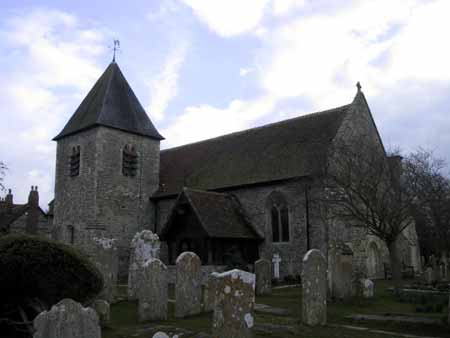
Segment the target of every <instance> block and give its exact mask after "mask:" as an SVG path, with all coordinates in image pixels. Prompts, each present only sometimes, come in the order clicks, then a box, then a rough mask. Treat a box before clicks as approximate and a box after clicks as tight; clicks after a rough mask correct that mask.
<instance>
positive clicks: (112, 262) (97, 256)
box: [91, 237, 119, 303]
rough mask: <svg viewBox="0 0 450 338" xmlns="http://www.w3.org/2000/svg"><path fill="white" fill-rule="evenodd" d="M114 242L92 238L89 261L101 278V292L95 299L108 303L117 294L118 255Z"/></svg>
mask: <svg viewBox="0 0 450 338" xmlns="http://www.w3.org/2000/svg"><path fill="white" fill-rule="evenodd" d="M115 242H116V240H115V239H111V238H99V237H94V238H93V244H94V245H93V252H92V256H91V260H92V261H93V262H94V264H95V266H96V267H97V268H98V269H99V271H100V272H101V274H102V276H103V290H102V292H101V293H100V295H98V297H97V298H99V299H103V300H106V301H107V302H109V303H112V302H113V301H114V297H115V296H116V294H117V291H116V290H117V275H118V272H119V255H118V251H117V245H116V243H115Z"/></svg>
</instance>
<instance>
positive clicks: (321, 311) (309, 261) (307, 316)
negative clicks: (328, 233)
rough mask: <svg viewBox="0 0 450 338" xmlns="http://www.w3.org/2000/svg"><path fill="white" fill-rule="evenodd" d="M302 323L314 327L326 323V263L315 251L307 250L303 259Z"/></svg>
mask: <svg viewBox="0 0 450 338" xmlns="http://www.w3.org/2000/svg"><path fill="white" fill-rule="evenodd" d="M302 290H303V291H302V321H303V323H304V324H306V325H310V326H316V325H325V324H326V323H327V262H326V260H325V257H324V256H323V254H322V253H321V252H320V251H319V250H317V249H312V250H309V251H308V252H307V253H306V255H305V256H304V257H303V269H302Z"/></svg>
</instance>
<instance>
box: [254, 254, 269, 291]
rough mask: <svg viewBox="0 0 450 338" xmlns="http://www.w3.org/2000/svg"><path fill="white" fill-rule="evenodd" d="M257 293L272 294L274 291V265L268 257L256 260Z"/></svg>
mask: <svg viewBox="0 0 450 338" xmlns="http://www.w3.org/2000/svg"><path fill="white" fill-rule="evenodd" d="M255 275H256V294H257V295H270V294H271V293H272V267H271V264H270V262H269V261H268V260H267V259H263V258H262V259H258V260H257V261H256V262H255Z"/></svg>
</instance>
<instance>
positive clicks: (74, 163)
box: [70, 146, 80, 177]
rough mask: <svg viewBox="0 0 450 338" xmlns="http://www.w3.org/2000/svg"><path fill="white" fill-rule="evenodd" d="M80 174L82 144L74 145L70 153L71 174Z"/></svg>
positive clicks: (72, 175) (73, 175)
mask: <svg viewBox="0 0 450 338" xmlns="http://www.w3.org/2000/svg"><path fill="white" fill-rule="evenodd" d="M78 175H80V146H76V147H73V148H72V154H71V155H70V176H71V177H75V176H78Z"/></svg>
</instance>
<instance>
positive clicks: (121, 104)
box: [53, 62, 163, 141]
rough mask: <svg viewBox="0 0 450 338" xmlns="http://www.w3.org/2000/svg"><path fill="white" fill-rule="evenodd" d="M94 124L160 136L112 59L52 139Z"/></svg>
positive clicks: (148, 135)
mask: <svg viewBox="0 0 450 338" xmlns="http://www.w3.org/2000/svg"><path fill="white" fill-rule="evenodd" d="M95 126H106V127H110V128H115V129H120V130H123V131H127V132H130V133H134V134H138V135H142V136H147V137H150V138H154V139H157V140H162V139H163V137H162V136H161V135H160V134H159V133H158V131H157V130H156V128H155V126H154V125H153V123H152V122H151V121H150V119H149V117H148V116H147V114H146V112H145V110H144V108H143V107H142V105H141V104H140V103H139V101H138V99H137V97H136V95H135V94H134V92H133V90H132V89H131V87H130V85H129V84H128V82H127V80H126V79H125V77H124V76H123V74H122V72H121V71H120V68H119V66H118V65H117V63H115V62H112V63H110V65H109V66H108V68H106V70H105V72H104V73H103V75H102V76H101V77H100V78H99V79H98V80H97V82H96V83H95V85H94V87H93V88H92V89H91V91H90V92H89V93H88V94H87V96H86V97H85V99H84V100H83V101H82V102H81V104H80V106H79V107H78V109H77V110H76V111H75V113H74V114H73V115H72V117H71V118H70V120H69V122H67V124H66V126H65V127H64V128H63V130H62V131H61V132H60V133H59V134H58V135H57V136H55V138H54V139H53V140H55V141H56V140H59V139H61V138H63V137H65V136H68V135H71V134H74V133H77V132H79V131H82V130H85V129H88V128H92V127H95Z"/></svg>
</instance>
